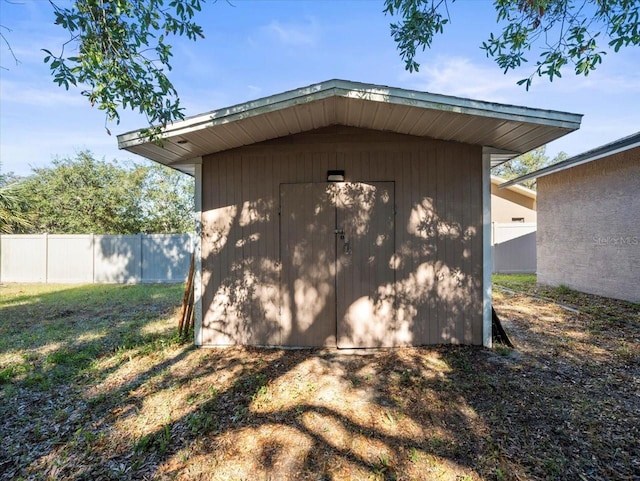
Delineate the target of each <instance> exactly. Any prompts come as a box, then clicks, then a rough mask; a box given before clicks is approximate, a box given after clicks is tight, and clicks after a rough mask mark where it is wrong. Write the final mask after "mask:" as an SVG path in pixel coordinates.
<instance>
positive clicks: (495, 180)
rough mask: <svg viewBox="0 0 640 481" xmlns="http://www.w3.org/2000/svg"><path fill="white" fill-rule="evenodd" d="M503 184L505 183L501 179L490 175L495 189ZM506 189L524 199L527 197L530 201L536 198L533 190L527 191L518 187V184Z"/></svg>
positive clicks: (522, 187)
mask: <svg viewBox="0 0 640 481" xmlns="http://www.w3.org/2000/svg"><path fill="white" fill-rule="evenodd" d="M504 182H506V181H505V180H504V179H503V178H502V177H498V176H497V175H493V174H492V175H491V183H492V184H493V185H495V186H496V187H500V186H501V185H503V184H504ZM507 189H509V190H511V191H513V192H516V193H518V194H522V195H524V196H525V197H529V198H530V199H534V200H535V199H537V197H538V194H537V193H536V191H535V190H531V189H528V188H526V187H524V186H522V185H519V184H514V185H511V186H509V187H507Z"/></svg>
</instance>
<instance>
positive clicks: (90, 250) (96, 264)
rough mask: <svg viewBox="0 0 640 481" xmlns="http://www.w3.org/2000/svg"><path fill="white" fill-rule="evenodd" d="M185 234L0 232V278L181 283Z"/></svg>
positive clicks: (188, 240) (187, 255)
mask: <svg viewBox="0 0 640 481" xmlns="http://www.w3.org/2000/svg"><path fill="white" fill-rule="evenodd" d="M192 251H193V240H192V236H191V235H190V234H153V235H143V234H138V235H95V236H94V235H47V234H42V235H2V236H0V281H1V282H52V283H65V284H67V283H68V284H73V283H90V282H104V283H136V282H184V280H185V279H186V277H187V274H188V272H189V261H190V259H191V252H192Z"/></svg>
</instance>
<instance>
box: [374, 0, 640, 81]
mask: <svg viewBox="0 0 640 481" xmlns="http://www.w3.org/2000/svg"><path fill="white" fill-rule="evenodd" d="M454 2H455V0H450V1H447V0H385V2H384V3H385V9H384V11H385V13H387V14H388V15H391V16H393V17H397V18H398V21H396V22H393V23H391V35H392V37H393V39H394V40H395V42H396V43H397V46H398V50H400V56H401V57H402V59H403V60H404V61H405V66H406V68H407V70H409V71H410V72H413V71H418V69H419V67H420V64H419V63H418V61H417V60H416V55H417V53H418V52H419V51H420V50H425V49H426V48H430V47H431V44H432V42H433V38H434V36H435V35H437V34H442V33H443V32H444V29H445V25H446V24H447V23H449V22H450V20H451V18H450V15H449V4H452V3H454ZM493 6H494V8H495V10H496V13H497V23H498V24H499V25H500V27H501V28H502V31H501V32H500V33H497V34H494V33H491V34H490V35H489V38H488V39H487V40H486V41H484V42H483V43H482V45H481V48H482V49H483V50H484V51H485V53H486V55H487V56H488V57H491V58H493V59H494V60H495V62H496V63H497V64H498V66H499V67H500V68H502V69H503V70H504V72H505V73H506V72H508V71H509V70H514V69H516V68H518V67H520V66H521V65H522V64H523V63H525V62H528V61H529V59H528V57H529V55H530V54H531V53H532V52H535V51H539V52H540V53H539V55H538V57H537V60H536V61H535V64H534V66H533V69H532V70H533V71H532V72H531V74H530V75H529V76H528V77H526V78H524V79H522V80H520V81H519V82H518V83H519V84H521V85H522V84H524V85H525V86H526V88H527V89H528V88H529V87H530V86H531V84H532V82H533V79H534V77H536V76H539V77H548V78H549V80H553V79H554V78H555V77H561V76H562V71H563V68H564V67H565V66H567V65H572V66H573V70H574V72H575V74H576V75H588V74H589V72H591V71H593V70H595V69H596V67H597V66H598V65H599V64H600V63H602V60H603V56H604V55H605V54H606V51H605V50H604V49H605V48H607V47H610V48H613V50H614V51H615V52H617V51H618V50H620V49H621V48H622V47H627V46H634V45H639V44H640V19H639V17H640V2H638V1H637V0H606V1H603V0H494V2H493ZM534 47H536V49H535V50H534ZM538 49H539V50H538ZM534 55H535V54H534Z"/></svg>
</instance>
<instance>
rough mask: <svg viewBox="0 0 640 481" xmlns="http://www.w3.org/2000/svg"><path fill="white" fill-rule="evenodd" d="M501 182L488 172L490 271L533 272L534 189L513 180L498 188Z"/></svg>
mask: <svg viewBox="0 0 640 481" xmlns="http://www.w3.org/2000/svg"><path fill="white" fill-rule="evenodd" d="M504 182H506V180H505V179H503V178H501V177H497V176H495V175H492V176H491V225H492V229H491V247H492V258H493V272H494V273H504V274H514V273H518V274H535V272H536V192H535V191H534V190H531V189H527V188H526V187H522V186H521V185H517V184H516V185H511V186H509V187H507V188H506V189H499V188H498V185H500V184H502V183H504Z"/></svg>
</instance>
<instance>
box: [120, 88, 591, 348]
mask: <svg viewBox="0 0 640 481" xmlns="http://www.w3.org/2000/svg"><path fill="white" fill-rule="evenodd" d="M580 119H581V116H580V115H576V114H569V113H563V112H556V111H548V110H540V109H530V108H525V107H517V106H511V105H501V104H496V103H489V102H481V101H475V100H468V99H461V98H456V97H448V96H443V95H434V94H429V93H425V92H417V91H411V90H404V89H397V88H390V87H383V86H377V85H370V84H363V83H356V82H349V81H344V80H330V81H328V82H323V83H319V84H315V85H311V86H309V87H305V88H302V89H297V90H293V91H289V92H284V93H281V94H277V95H273V96H270V97H266V98H262V99H259V100H255V101H252V102H247V103H245V104H240V105H236V106H233V107H229V108H225V109H220V110H217V111H213V112H209V113H205V114H202V115H198V116H196V117H191V118H188V119H185V120H184V121H181V122H176V123H173V124H171V125H168V126H167V127H166V128H165V130H164V135H163V137H164V141H163V144H162V145H161V146H160V145H158V144H157V143H154V142H152V141H149V140H148V139H146V138H144V137H142V135H141V133H140V132H131V133H128V134H123V135H121V136H119V137H118V142H119V146H120V147H121V148H124V149H127V150H129V151H131V152H134V153H137V154H140V155H143V156H145V157H147V158H149V159H152V160H155V161H157V162H161V163H163V164H165V165H169V166H171V167H174V168H177V169H180V170H183V171H185V172H189V173H192V174H193V175H194V176H195V180H196V199H195V201H196V206H197V207H196V209H197V210H198V214H197V218H198V225H197V233H198V234H201V237H200V236H199V235H197V236H196V253H197V254H196V281H195V286H196V294H195V299H196V306H195V312H196V344H197V345H201V346H218V345H230V344H249V345H272V346H296V347H300V346H329V347H336V346H337V347H340V348H342V347H346V348H349V347H374V346H396V345H421V344H441V343H465V344H484V345H491V269H490V266H491V246H490V234H491V219H490V214H491V209H490V196H491V182H490V167H491V164H492V162H500V161H504V160H506V159H509V158H512V157H515V156H517V155H519V154H521V153H523V152H527V151H529V150H532V149H534V148H536V147H538V146H540V145H543V144H545V143H547V142H549V141H551V140H553V139H556V138H558V137H561V136H563V135H565V134H566V133H568V132H571V131H573V130H576V129H577V128H578V127H579V125H580ZM198 240H199V241H200V242H198ZM485 266H489V267H487V268H485Z"/></svg>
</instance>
